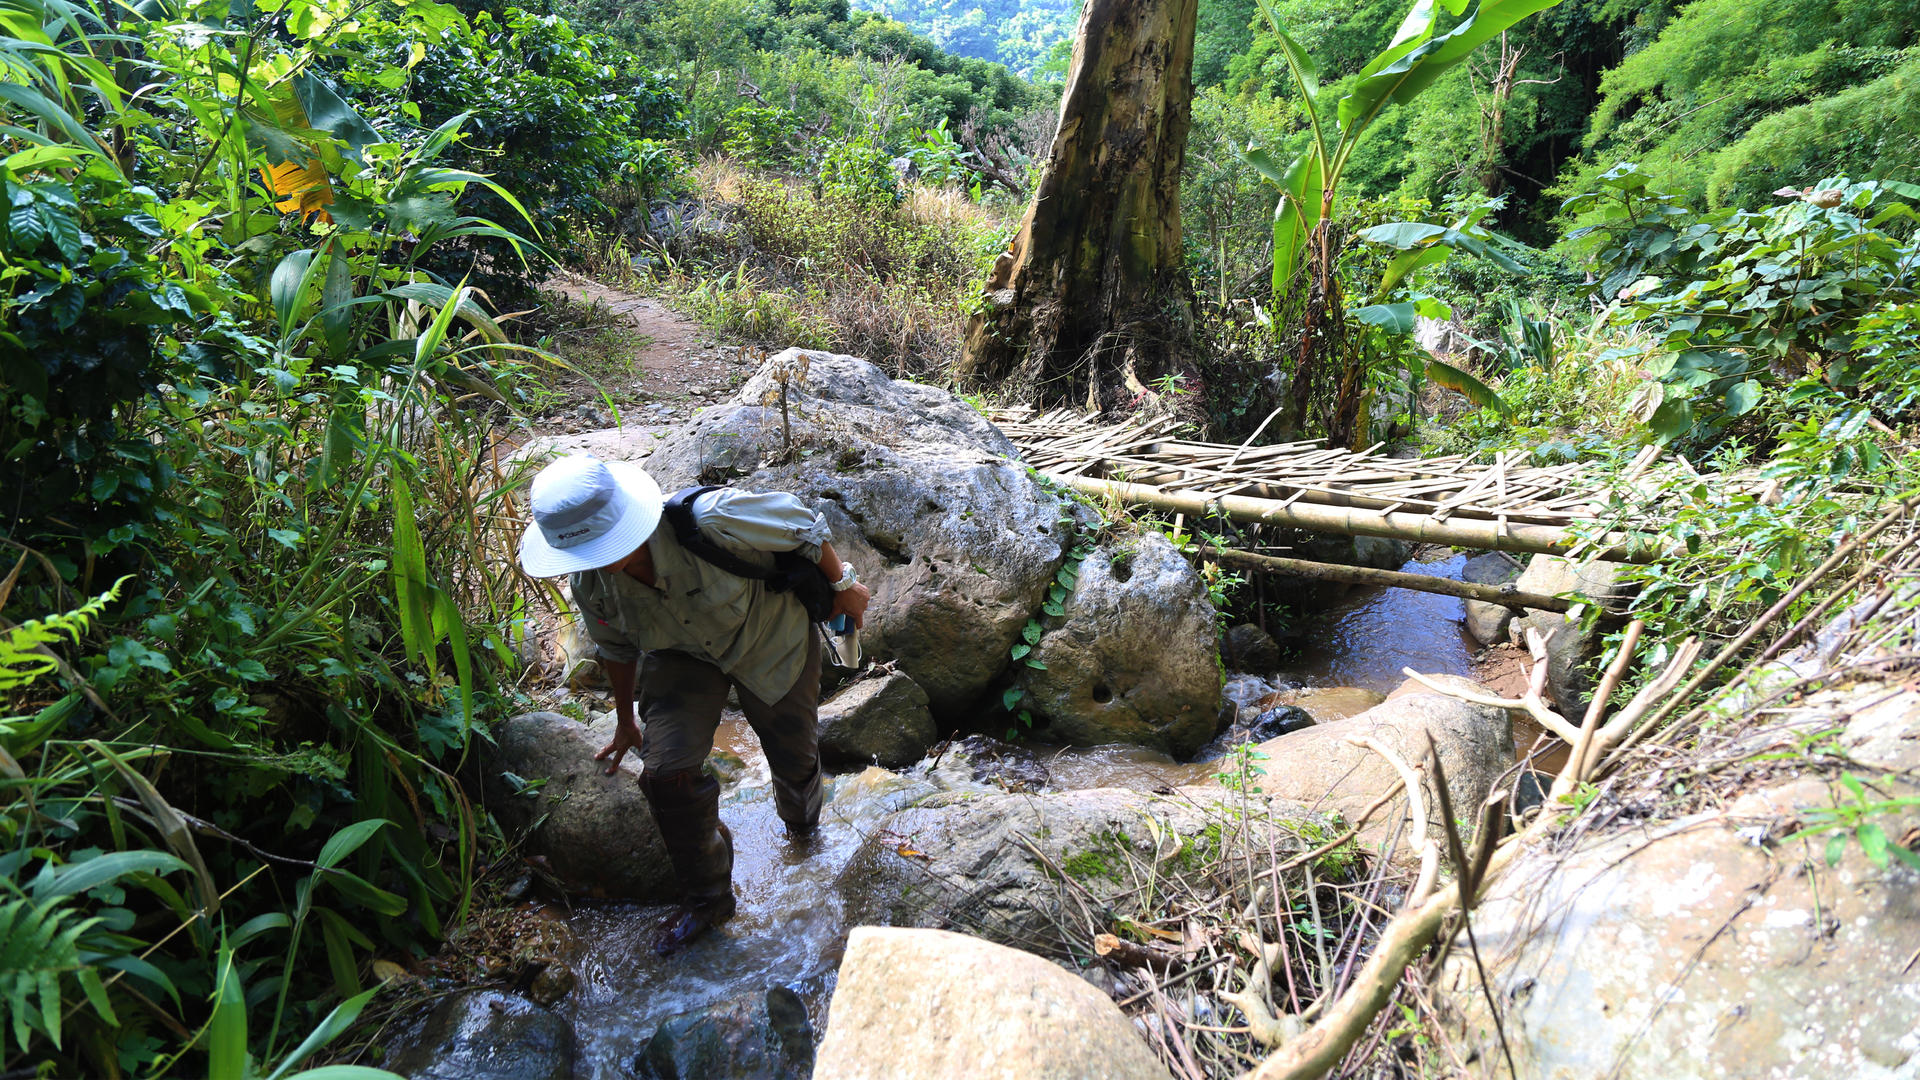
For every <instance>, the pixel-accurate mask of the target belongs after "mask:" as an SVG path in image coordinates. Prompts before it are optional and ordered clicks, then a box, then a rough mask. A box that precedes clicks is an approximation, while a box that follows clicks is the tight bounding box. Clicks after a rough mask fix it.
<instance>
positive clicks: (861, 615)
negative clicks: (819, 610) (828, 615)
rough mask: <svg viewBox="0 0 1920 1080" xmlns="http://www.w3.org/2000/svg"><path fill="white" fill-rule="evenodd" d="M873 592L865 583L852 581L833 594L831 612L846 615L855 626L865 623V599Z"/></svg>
mask: <svg viewBox="0 0 1920 1080" xmlns="http://www.w3.org/2000/svg"><path fill="white" fill-rule="evenodd" d="M872 598H873V594H872V593H870V592H868V591H867V587H866V586H865V585H862V584H860V583H859V582H857V581H856V582H854V583H853V584H852V585H851V586H849V587H847V588H845V589H842V590H840V591H839V592H837V593H834V594H833V612H832V613H833V614H834V615H846V616H849V617H851V618H852V619H853V625H854V626H856V627H859V626H865V625H867V601H869V600H871V599H872Z"/></svg>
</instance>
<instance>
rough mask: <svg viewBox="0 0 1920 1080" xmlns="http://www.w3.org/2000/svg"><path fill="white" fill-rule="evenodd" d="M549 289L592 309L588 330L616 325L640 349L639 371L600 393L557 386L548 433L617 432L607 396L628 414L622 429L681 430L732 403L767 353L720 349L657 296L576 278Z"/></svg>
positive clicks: (606, 381) (635, 364)
mask: <svg viewBox="0 0 1920 1080" xmlns="http://www.w3.org/2000/svg"><path fill="white" fill-rule="evenodd" d="M547 287H548V289H549V290H551V291H552V292H555V293H558V294H559V295H561V296H563V297H565V298H567V299H568V300H571V301H573V302H574V303H576V304H580V305H585V307H586V310H587V312H588V315H587V318H586V320H584V322H585V325H583V326H582V327H581V328H580V330H581V331H587V330H591V329H592V328H593V327H594V324H595V322H596V321H597V320H598V319H600V318H603V317H604V318H605V319H610V320H615V321H617V322H618V324H619V326H620V329H621V330H623V331H624V332H625V333H626V335H627V336H628V337H629V338H630V344H629V346H628V347H630V348H631V349H632V350H633V356H632V367H631V369H630V370H629V371H628V372H626V373H625V374H624V375H620V376H608V377H603V378H602V379H601V380H600V383H601V385H600V387H599V388H598V389H596V388H595V386H594V385H593V383H592V381H590V380H587V379H578V380H574V381H573V384H572V385H570V386H555V387H554V389H556V390H559V391H560V392H561V395H562V397H561V401H560V403H559V404H558V406H556V408H554V409H552V410H549V412H548V414H547V415H546V416H544V417H542V418H541V426H542V427H544V428H546V429H547V431H548V433H551V434H557V433H561V432H578V431H591V430H596V429H601V428H610V427H614V426H615V423H614V416H613V415H612V414H611V413H609V412H608V411H607V408H606V405H607V401H606V400H605V399H603V398H602V396H601V391H602V390H604V392H605V395H606V398H610V399H612V401H613V403H614V404H615V405H616V406H617V407H618V408H619V410H620V417H619V420H620V423H619V425H618V426H620V427H623V428H626V427H656V426H661V425H666V424H674V423H679V422H680V421H683V420H685V419H687V418H688V417H690V416H691V415H693V413H694V411H695V410H697V409H699V408H701V407H702V406H705V405H711V404H717V403H718V402H720V401H723V400H725V399H726V398H727V397H728V396H730V395H731V394H732V393H733V391H734V389H735V388H736V387H738V386H739V384H740V383H742V382H744V381H745V380H746V378H747V377H748V376H749V375H752V374H753V372H754V369H755V368H756V367H757V366H758V365H759V362H760V360H761V351H760V350H757V349H753V348H743V347H741V346H738V345H724V344H720V343H718V342H715V341H714V340H713V339H712V337H711V336H710V335H708V334H707V332H706V330H705V329H703V328H702V327H701V326H700V324H699V323H697V322H695V321H693V320H692V319H690V318H688V317H687V316H685V315H682V314H681V313H680V312H677V311H675V310H673V309H672V308H670V307H668V306H666V305H665V304H662V303H661V302H660V301H658V300H655V299H653V298H652V297H649V296H644V295H642V294H640V293H637V292H633V291H631V290H628V289H622V288H620V287H618V286H614V285H608V284H605V283H603V282H599V281H594V280H592V279H589V278H584V277H579V276H577V275H574V274H560V275H556V276H555V277H554V278H553V279H552V280H551V281H550V282H549V283H548V286H547ZM563 333H564V332H563ZM559 351H560V352H561V353H562V354H563V355H564V354H565V352H566V349H565V348H564V346H563V347H561V348H560V349H559Z"/></svg>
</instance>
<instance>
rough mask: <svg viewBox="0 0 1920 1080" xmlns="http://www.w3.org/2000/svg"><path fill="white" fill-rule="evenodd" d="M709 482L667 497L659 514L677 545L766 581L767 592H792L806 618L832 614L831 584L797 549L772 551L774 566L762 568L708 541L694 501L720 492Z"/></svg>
mask: <svg viewBox="0 0 1920 1080" xmlns="http://www.w3.org/2000/svg"><path fill="white" fill-rule="evenodd" d="M721 490H724V489H722V488H718V487H714V486H711V485H707V486H703V487H690V488H681V489H680V490H679V491H676V492H674V493H673V497H672V498H670V499H668V500H667V505H666V507H665V509H664V510H662V512H661V516H663V517H665V518H666V519H667V524H669V525H671V526H673V537H674V539H676V540H678V541H680V546H681V547H683V548H686V549H687V550H688V551H690V552H692V553H693V554H695V555H697V556H699V557H700V558H701V559H704V560H705V561H707V562H708V563H711V564H712V565H714V566H717V567H719V568H720V569H722V570H725V571H726V572H727V573H729V574H734V575H737V576H739V577H743V578H752V579H753V580H755V581H764V582H766V583H767V591H769V592H776V593H789V592H790V593H792V594H793V595H794V598H795V599H797V600H799V601H800V606H801V607H803V608H805V609H806V610H807V618H808V619H810V620H812V621H813V622H817V623H823V622H826V621H827V620H828V619H830V618H832V617H833V583H832V582H830V581H828V580H827V575H825V574H823V573H821V572H820V566H819V564H818V563H815V562H814V561H813V560H811V559H809V558H807V557H806V556H805V555H802V554H800V553H799V552H797V551H775V552H771V554H772V555H773V569H771V570H763V569H761V568H760V567H758V566H755V565H754V564H752V563H750V562H748V561H747V560H745V559H743V558H741V557H740V556H738V555H735V554H734V553H733V552H731V551H728V550H727V549H725V548H723V547H721V546H720V545H718V544H715V543H714V542H713V541H711V540H708V539H707V538H706V537H705V536H704V535H702V534H701V532H700V526H698V525H697V524H695V523H694V520H693V500H695V499H697V498H699V497H700V496H702V495H705V494H706V493H707V492H709V491H721Z"/></svg>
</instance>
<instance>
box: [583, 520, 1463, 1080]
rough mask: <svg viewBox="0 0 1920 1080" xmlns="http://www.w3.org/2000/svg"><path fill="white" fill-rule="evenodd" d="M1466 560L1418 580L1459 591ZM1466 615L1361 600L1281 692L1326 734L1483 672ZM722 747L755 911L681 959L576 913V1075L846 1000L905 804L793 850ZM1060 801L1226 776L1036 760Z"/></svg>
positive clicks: (632, 931)
mask: <svg viewBox="0 0 1920 1080" xmlns="http://www.w3.org/2000/svg"><path fill="white" fill-rule="evenodd" d="M1464 562H1465V558H1464V556H1459V555H1455V556H1452V557H1449V558H1444V559H1439V560H1435V561H1431V562H1425V563H1410V564H1408V566H1407V567H1406V569H1408V570H1410V571H1414V572H1418V573H1423V574H1432V575H1435V576H1439V577H1450V578H1458V577H1459V575H1460V569H1461V567H1462V565H1463V564H1464ZM1461 604H1462V602H1461V601H1460V600H1458V599H1455V598H1452V597H1444V596H1435V595H1432V594H1429V593H1417V592H1410V591H1407V590H1403V589H1371V588H1369V589H1355V590H1353V591H1351V592H1350V593H1348V594H1347V596H1346V597H1344V598H1343V599H1342V600H1341V601H1340V602H1339V603H1338V604H1336V605H1335V606H1333V607H1332V608H1330V609H1329V610H1328V611H1326V612H1325V613H1323V614H1322V615H1321V616H1320V617H1319V618H1318V619H1316V625H1315V628H1314V629H1313V630H1312V631H1311V632H1310V633H1309V635H1308V640H1309V641H1311V642H1312V644H1311V645H1310V646H1309V647H1308V648H1307V649H1306V650H1305V651H1304V652H1303V653H1301V655H1300V656H1298V657H1297V659H1296V660H1294V661H1293V662H1291V663H1290V664H1289V665H1288V669H1287V670H1286V671H1284V672H1282V673H1281V675H1282V678H1284V679H1286V680H1289V681H1291V682H1295V683H1300V684H1304V685H1302V686H1300V687H1299V688H1297V689H1290V690H1284V691H1280V692H1279V693H1278V694H1277V695H1276V696H1275V697H1276V700H1277V702H1278V703H1284V704H1293V705H1298V706H1299V707H1301V708H1304V709H1306V710H1307V711H1308V712H1309V713H1311V714H1313V716H1314V718H1315V719H1316V720H1318V721H1320V722H1323V723H1324V722H1327V721H1330V720H1337V719H1340V718H1342V717H1345V716H1350V715H1353V714H1354V713H1357V712H1359V711H1361V710H1363V709H1366V708H1368V707H1370V706H1371V705H1372V704H1374V703H1375V702H1377V701H1378V700H1379V696H1380V695H1381V694H1384V693H1386V692H1387V691H1390V690H1392V689H1394V688H1395V687H1397V686H1399V685H1400V684H1401V683H1402V682H1404V681H1405V679H1406V677H1405V676H1404V675H1403V674H1401V669H1402V668H1403V667H1413V668H1415V669H1416V670H1419V671H1421V672H1423V673H1434V672H1441V673H1450V674H1459V675H1465V674H1469V673H1470V670H1471V667H1470V658H1471V655H1472V643H1471V642H1470V641H1469V640H1468V639H1467V638H1466V637H1465V636H1464V630H1463V629H1462V626H1461V617H1462V613H1463V611H1462V607H1461ZM716 745H717V746H718V747H719V748H721V749H725V750H728V751H731V752H732V753H734V754H737V755H739V757H740V758H741V759H742V760H743V761H744V762H745V763H746V768H745V770H744V773H743V775H742V776H740V777H739V778H737V779H736V780H734V781H733V782H731V783H729V784H728V786H727V789H726V795H725V796H724V800H723V804H722V807H721V818H722V819H723V820H725V821H726V823H727V826H728V827H729V828H730V829H731V830H732V831H733V837H734V852H735V854H734V884H735V891H736V893H737V894H738V897H739V904H740V907H739V912H738V914H737V915H736V916H735V917H734V919H733V920H732V921H731V922H730V923H728V924H727V925H726V926H724V927H723V928H721V929H719V930H717V931H715V932H713V933H711V934H710V935H708V937H707V938H705V939H704V940H701V941H699V942H696V943H695V944H694V945H693V946H691V947H689V948H688V949H687V950H686V951H684V952H683V953H681V954H679V955H677V956H674V957H672V958H670V959H667V960H661V959H659V958H657V957H655V956H654V955H653V953H652V951H651V949H650V948H649V942H650V939H651V937H652V934H653V930H654V927H655V925H656V924H657V923H658V921H659V920H660V918H661V917H662V916H663V915H664V914H665V912H666V910H667V909H666V908H663V907H642V906H638V905H633V904H617V903H602V904H590V905H582V906H578V907H576V908H575V909H574V910H573V912H572V913H571V915H570V916H568V923H569V925H570V928H571V930H572V931H573V934H574V936H575V937H576V938H577V940H578V942H579V945H578V950H577V953H576V955H575V956H574V957H572V958H571V959H572V962H573V967H574V973H575V975H576V977H577V978H578V980H579V981H578V986H577V988H576V989H575V990H574V992H573V993H571V994H569V995H568V996H567V997H566V998H565V999H564V1000H562V1001H561V1002H560V1003H559V1005H558V1006H557V1008H558V1010H559V1011H560V1012H561V1013H562V1014H564V1015H566V1016H567V1017H568V1018H569V1019H570V1020H572V1021H573V1024H574V1029H575V1031H576V1032H577V1033H578V1037H579V1056H578V1059H577V1064H576V1066H575V1076H576V1077H577V1078H579V1080H615V1078H627V1077H631V1076H633V1075H634V1070H633V1063H634V1060H635V1058H636V1057H637V1056H638V1055H639V1054H640V1053H641V1052H642V1050H643V1049H644V1048H645V1046H646V1042H647V1039H648V1038H649V1037H650V1036H651V1035H652V1034H653V1032H654V1031H655V1029H657V1028H658V1027H659V1025H660V1023H661V1022H662V1021H663V1020H665V1019H667V1018H669V1017H672V1016H675V1015H678V1014H681V1013H686V1012H690V1011H693V1010H696V1009H700V1008H703V1007H706V1006H710V1005H715V1004H720V1003H723V1002H727V1001H730V1000H735V999H739V998H741V997H743V996H749V995H761V994H764V993H765V992H766V991H767V990H768V989H769V988H772V987H775V986H785V987H788V988H791V989H793V990H795V991H797V992H798V993H799V994H800V996H801V998H802V1000H804V1001H805V1002H807V1004H808V1005H809V1007H810V1009H811V1011H812V1014H813V1021H814V1023H815V1024H816V1025H818V1024H820V1023H821V1021H822V1019H823V1016H824V1011H825V1004H826V1001H827V998H828V996H829V995H830V994H831V991H832V984H833V979H834V972H835V971H836V970H837V968H838V966H839V962H840V955H841V951H842V949H843V948H844V947H845V944H846V929H847V928H846V926H845V918H844V912H843V906H842V901H841V898H840V896H839V894H838V892H837V891H836V889H835V888H834V880H835V878H836V877H838V876H839V874H840V871H841V870H842V869H843V868H844V867H845V866H846V864H847V861H848V860H849V859H850V858H852V856H853V855H854V853H855V852H856V851H857V850H858V848H859V846H860V843H861V841H862V838H863V837H865V836H866V835H868V834H870V833H872V832H873V830H874V829H875V828H876V827H877V826H878V824H879V822H880V821H881V820H883V819H884V818H885V816H886V814H887V813H889V812H890V811H891V810H892V809H893V808H894V807H895V805H897V804H896V803H895V802H893V801H890V800H889V799H888V798H887V795H888V794H889V782H888V781H887V780H886V778H885V775H884V774H881V773H880V772H879V771H878V770H869V771H868V772H867V773H861V774H853V775H848V776H841V777H836V778H833V779H832V780H831V781H830V786H829V789H828V799H827V804H826V809H825V811H824V812H823V814H822V817H821V828H820V830H819V832H818V833H817V834H816V836H815V837H814V838H813V839H812V840H811V841H810V842H809V843H807V844H806V845H805V846H804V847H802V846H796V845H795V844H794V843H792V842H790V841H789V840H788V839H787V838H786V835H785V833H784V831H783V829H782V828H781V825H780V822H779V820H778V819H777V818H776V817H775V816H774V812H773V802H772V797H771V789H770V787H769V786H768V775H767V768H766V761H765V759H764V758H763V757H762V756H761V754H760V750H759V746H758V744H757V742H756V741H755V739H754V737H753V734H752V732H751V730H750V729H749V728H748V727H747V726H746V724H745V723H744V722H742V721H741V720H740V718H739V717H738V715H737V714H729V716H728V717H727V719H726V720H725V721H723V723H722V724H721V728H720V732H719V734H718V736H717V738H716ZM1031 749H1032V750H1033V751H1034V752H1035V753H1036V755H1037V756H1038V757H1039V759H1040V760H1041V761H1042V762H1044V763H1045V764H1046V765H1047V767H1048V770H1049V774H1050V780H1049V787H1051V788H1054V789H1059V790H1067V789H1079V788H1091V787H1127V788H1134V789H1138V790H1153V789H1158V788H1163V787H1175V786H1179V785H1181V784H1192V783H1200V782H1203V781H1205V780H1206V779H1207V778H1208V777H1210V776H1211V775H1212V774H1213V772H1214V771H1215V770H1216V768H1217V766H1214V765H1208V764H1183V763H1180V762H1176V761H1174V760H1173V759H1172V758H1169V757H1167V756H1166V755H1164V754H1160V753H1157V752H1155V751H1152V750H1147V749H1143V748H1141V747H1137V746H1099V747H1089V748H1069V747H1046V746H1034V747H1032V748H1031Z"/></svg>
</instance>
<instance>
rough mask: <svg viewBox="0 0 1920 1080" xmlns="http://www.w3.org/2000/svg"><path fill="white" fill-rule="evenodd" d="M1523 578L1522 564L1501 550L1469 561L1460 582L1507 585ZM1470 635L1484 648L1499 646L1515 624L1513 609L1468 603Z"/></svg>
mask: <svg viewBox="0 0 1920 1080" xmlns="http://www.w3.org/2000/svg"><path fill="white" fill-rule="evenodd" d="M1519 576H1520V564H1519V563H1517V562H1515V561H1514V560H1513V557H1512V556H1510V555H1508V554H1506V553H1505V552H1500V551H1483V552H1481V553H1480V554H1478V555H1475V556H1473V557H1471V558H1469V559H1468V560H1467V562H1466V565H1465V566H1463V567H1461V569H1460V580H1462V581H1468V582H1472V583H1473V584H1475V585H1505V584H1506V583H1507V582H1509V581H1512V580H1513V579H1514V578H1517V577H1519ZM1466 604H1467V636H1468V637H1471V638H1472V639H1473V640H1475V641H1477V642H1479V643H1480V644H1482V645H1498V644H1499V643H1501V642H1503V641H1505V640H1507V627H1508V626H1510V625H1511V624H1512V623H1513V619H1514V614H1515V612H1514V610H1513V609H1512V608H1510V607H1507V606H1506V605H1505V604H1489V603H1487V602H1486V601H1485V600H1468V601H1467V602H1466Z"/></svg>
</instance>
